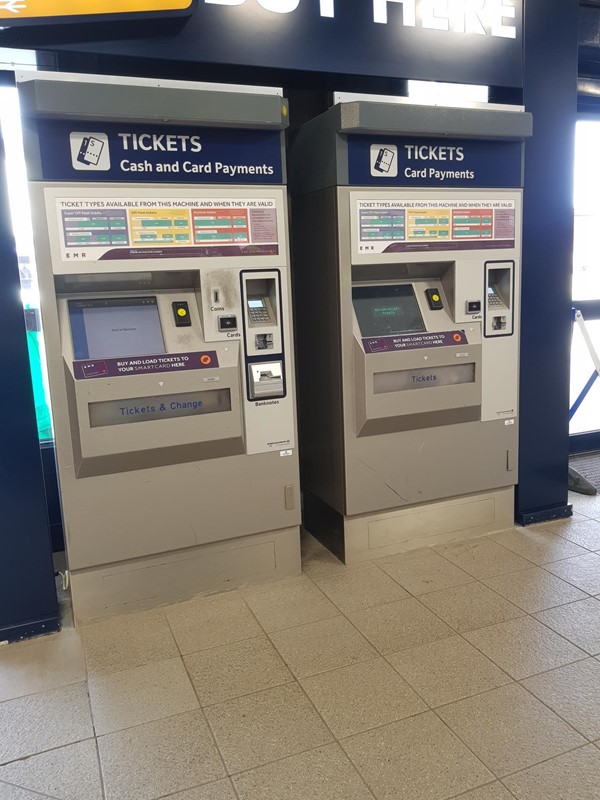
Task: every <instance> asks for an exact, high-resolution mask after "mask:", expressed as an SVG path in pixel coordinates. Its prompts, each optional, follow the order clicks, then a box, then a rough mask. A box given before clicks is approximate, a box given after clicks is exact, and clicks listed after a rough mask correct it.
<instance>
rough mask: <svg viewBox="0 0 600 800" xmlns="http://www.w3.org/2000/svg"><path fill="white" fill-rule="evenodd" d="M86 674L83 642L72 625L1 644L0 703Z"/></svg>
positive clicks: (70, 681) (58, 685)
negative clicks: (9, 643)
mask: <svg viewBox="0 0 600 800" xmlns="http://www.w3.org/2000/svg"><path fill="white" fill-rule="evenodd" d="M86 677H87V673H86V667H85V656H84V654H83V646H82V644H81V639H80V637H79V634H78V633H77V632H76V631H75V630H74V629H72V628H71V629H67V630H63V631H61V632H60V633H54V634H52V635H51V636H40V637H39V638H37V639H32V640H31V641H28V642H19V643H17V644H11V645H6V646H4V647H0V703H1V702H2V701H4V700H12V699H14V698H15V697H23V696H24V695H27V694H35V693H36V692H44V691H46V690H47V689H57V688H58V687H60V686H68V685H69V684H71V683H80V682H81V681H85V679H86Z"/></svg>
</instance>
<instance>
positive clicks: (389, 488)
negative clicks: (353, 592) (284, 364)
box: [291, 101, 531, 563]
mask: <svg viewBox="0 0 600 800" xmlns="http://www.w3.org/2000/svg"><path fill="white" fill-rule="evenodd" d="M530 132H531V118H530V115H528V114H526V113H524V112H522V111H508V110H492V109H469V110H465V109H462V110H456V109H440V108H431V107H418V106H408V105H393V104H385V103H376V102H368V101H367V102H365V101H358V102H349V103H342V104H340V105H338V106H334V107H332V108H331V109H330V110H329V111H328V112H326V113H325V114H323V115H321V117H318V118H317V119H315V120H313V121H312V122H310V123H308V124H307V125H305V126H304V127H303V128H302V129H301V130H300V132H299V134H298V137H297V140H296V143H295V145H294V147H293V149H292V159H291V164H292V166H291V174H292V180H291V185H292V193H293V195H294V201H293V224H294V229H293V232H294V251H293V255H294V270H295V284H294V291H295V303H296V326H297V343H298V361H299V386H300V395H299V420H300V442H301V473H302V486H303V493H304V525H305V527H306V528H307V529H308V530H309V531H310V532H311V533H313V534H314V535H316V536H317V537H318V538H320V539H322V540H323V541H324V542H325V543H326V544H327V545H328V546H329V547H330V548H331V549H332V550H333V551H334V552H335V553H336V554H338V555H339V556H340V557H341V558H343V559H344V560H345V561H346V563H352V562H353V561H359V560H362V559H366V558H373V557H375V556H378V555H389V554H392V553H395V552H399V551H402V550H405V549H410V548H414V547H418V546H423V545H426V544H436V543H441V542H444V541H448V540H449V539H453V538H458V537H464V536H467V535H476V534H482V533H486V532H490V531H492V530H496V529H500V528H504V527H508V526H510V525H512V519H513V486H514V484H515V483H516V482H517V443H518V360H519V318H520V269H521V264H520V248H521V224H522V223H521V217H522V214H521V203H522V189H521V186H522V141H523V139H524V137H525V136H527V135H529V134H530Z"/></svg>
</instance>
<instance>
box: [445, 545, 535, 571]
mask: <svg viewBox="0 0 600 800" xmlns="http://www.w3.org/2000/svg"><path fill="white" fill-rule="evenodd" d="M434 550H435V551H436V552H437V553H439V554H440V555H442V556H444V558H447V559H448V560H449V561H452V563H453V564H456V566H457V567H460V569H462V570H464V571H465V572H467V573H468V574H469V575H472V576H473V577H474V578H477V579H478V580H482V579H483V578H493V577H495V576H496V575H505V574H507V573H508V572H517V571H518V570H520V569H527V568H528V567H531V561H526V560H525V559H524V558H521V556H518V555H517V554H516V553H513V552H511V551H510V550H507V549H506V547H502V546H501V545H499V544H498V543H497V542H493V541H492V540H491V539H488V538H485V539H466V540H465V541H463V542H452V543H451V544H443V545H438V546H437V547H434Z"/></svg>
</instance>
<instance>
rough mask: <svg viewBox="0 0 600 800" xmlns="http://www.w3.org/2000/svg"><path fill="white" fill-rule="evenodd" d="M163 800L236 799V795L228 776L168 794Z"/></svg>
mask: <svg viewBox="0 0 600 800" xmlns="http://www.w3.org/2000/svg"><path fill="white" fill-rule="evenodd" d="M164 800H237V796H236V794H235V792H234V790H233V786H232V785H231V780H230V779H229V778H223V780H220V781H216V782H215V783H208V784H205V785H204V786H196V788H195V789H187V790H186V791H184V792H177V794H170V795H169V796H168V797H165V798H164Z"/></svg>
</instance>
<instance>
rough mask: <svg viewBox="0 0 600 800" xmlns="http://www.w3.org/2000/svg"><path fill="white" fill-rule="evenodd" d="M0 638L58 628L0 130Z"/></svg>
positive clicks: (14, 638)
mask: <svg viewBox="0 0 600 800" xmlns="http://www.w3.org/2000/svg"><path fill="white" fill-rule="evenodd" d="M0 287H1V289H2V291H0V375H2V390H1V391H0V641H3V640H6V639H8V640H10V641H14V640H16V639H20V638H22V637H26V636H35V635H36V634H40V633H48V632H50V631H53V630H57V628H58V603H57V599H56V587H55V582H54V569H53V566H52V550H51V545H50V531H49V526H48V517H47V513H46V498H45V494H44V479H43V474H42V461H41V456H40V447H39V442H38V433H37V425H36V420H35V408H34V402H33V388H32V385H31V377H30V373H29V358H28V355H27V340H26V336H25V318H24V315H23V306H22V304H21V297H20V284H19V269H18V265H17V255H16V252H15V245H14V240H13V235H12V230H11V224H10V211H9V207H8V194H7V187H6V171H5V161H4V146H3V143H2V137H1V135H0Z"/></svg>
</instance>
